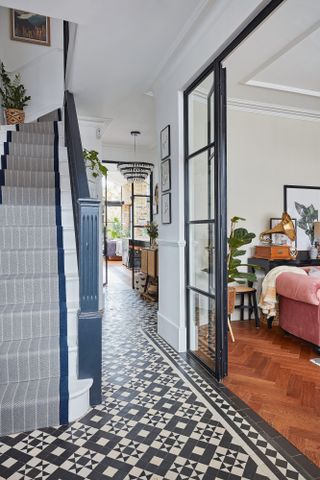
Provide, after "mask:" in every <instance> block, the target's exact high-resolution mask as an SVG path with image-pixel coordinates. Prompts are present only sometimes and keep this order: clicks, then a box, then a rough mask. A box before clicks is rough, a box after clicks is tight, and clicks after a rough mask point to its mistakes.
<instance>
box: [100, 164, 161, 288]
mask: <svg viewBox="0 0 320 480" xmlns="http://www.w3.org/2000/svg"><path fill="white" fill-rule="evenodd" d="M104 163H105V164H106V166H107V168H108V174H107V176H106V177H105V178H104V179H103V195H104V212H103V226H104V228H103V232H104V262H105V268H104V285H110V284H112V285H115V284H116V285H118V286H119V287H120V286H122V287H123V286H125V287H126V288H134V287H135V274H136V273H137V272H138V271H140V266H141V250H142V249H143V248H146V247H149V246H150V240H149V237H148V234H147V230H146V226H147V224H148V223H150V222H152V208H151V205H152V200H151V197H152V182H153V174H152V173H151V174H150V175H149V176H148V177H147V178H146V179H145V180H144V181H141V182H130V181H128V180H127V179H126V178H124V176H123V175H122V174H121V173H120V171H119V169H118V166H119V165H121V164H122V163H121V162H112V161H109V162H104Z"/></svg>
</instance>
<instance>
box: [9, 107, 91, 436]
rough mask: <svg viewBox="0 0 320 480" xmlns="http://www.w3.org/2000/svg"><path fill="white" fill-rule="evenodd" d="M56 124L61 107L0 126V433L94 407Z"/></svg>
mask: <svg viewBox="0 0 320 480" xmlns="http://www.w3.org/2000/svg"><path fill="white" fill-rule="evenodd" d="M59 120H60V112H58V111H57V112H53V113H52V114H49V115H48V116H44V117H42V118H41V119H40V121H38V122H35V123H30V124H24V125H19V126H17V129H13V128H12V127H1V130H0V149H1V148H2V155H1V169H0V436H2V435H7V434H10V433H14V432H21V431H28V430H34V429H37V428H42V427H47V426H53V425H59V424H65V423H68V422H69V421H72V420H75V419H76V418H79V417H80V416H81V415H83V414H84V413H85V412H86V410H87V409H88V407H89V390H90V387H91V384H92V380H91V379H83V380H78V379H77V311H78V308H79V278H78V268H77V257H76V244H75V235H74V224H73V213H72V201H71V193H70V180H69V169H68V162H67V152H66V149H65V148H64V147H63V146H61V145H60V143H61V144H62V140H63V138H62V139H61V137H62V136H63V135H62V132H63V124H62V122H59ZM59 139H60V141H59Z"/></svg>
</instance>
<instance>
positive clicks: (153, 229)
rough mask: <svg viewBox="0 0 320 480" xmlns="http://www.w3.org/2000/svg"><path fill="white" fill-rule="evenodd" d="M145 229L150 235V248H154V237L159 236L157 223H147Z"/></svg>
mask: <svg viewBox="0 0 320 480" xmlns="http://www.w3.org/2000/svg"><path fill="white" fill-rule="evenodd" d="M146 229H147V234H148V235H149V237H150V243H151V248H156V246H157V244H156V239H157V238H158V236H159V228H158V224H157V223H155V222H151V223H148V224H147V225H146Z"/></svg>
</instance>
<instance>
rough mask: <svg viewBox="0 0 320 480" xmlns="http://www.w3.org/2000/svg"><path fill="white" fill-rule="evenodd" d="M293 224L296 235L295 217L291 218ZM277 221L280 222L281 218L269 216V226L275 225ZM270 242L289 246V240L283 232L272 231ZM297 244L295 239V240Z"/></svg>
mask: <svg viewBox="0 0 320 480" xmlns="http://www.w3.org/2000/svg"><path fill="white" fill-rule="evenodd" d="M291 220H292V221H293V224H294V229H295V231H296V235H297V219H296V218H291ZM279 222H281V218H270V228H273V227H275V226H276V225H277V224H278V223H279ZM272 243H274V244H275V245H288V246H291V240H290V239H289V238H288V237H287V235H284V234H283V233H274V234H273V235H272ZM296 244H297V240H296Z"/></svg>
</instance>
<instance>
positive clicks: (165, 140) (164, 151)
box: [160, 125, 170, 160]
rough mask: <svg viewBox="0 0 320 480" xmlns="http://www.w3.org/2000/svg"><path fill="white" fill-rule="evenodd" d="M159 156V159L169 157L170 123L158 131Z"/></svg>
mask: <svg viewBox="0 0 320 480" xmlns="http://www.w3.org/2000/svg"><path fill="white" fill-rule="evenodd" d="M160 157H161V160H165V159H166V158H168V157H170V125H167V126H166V127H165V128H164V129H163V130H161V132H160Z"/></svg>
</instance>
